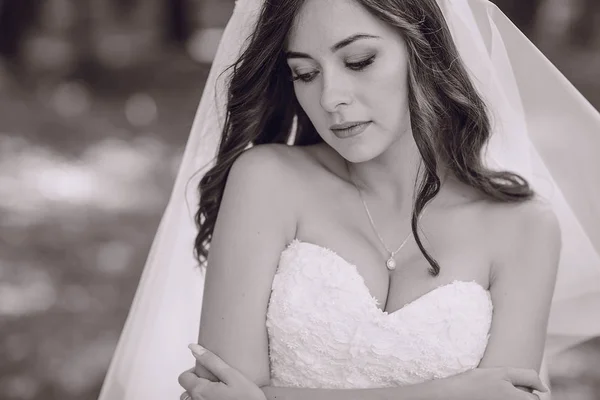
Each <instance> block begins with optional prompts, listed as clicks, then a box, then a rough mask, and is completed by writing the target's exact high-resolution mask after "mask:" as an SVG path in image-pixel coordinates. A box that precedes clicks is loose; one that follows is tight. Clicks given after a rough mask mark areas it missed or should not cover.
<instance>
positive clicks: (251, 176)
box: [227, 144, 299, 200]
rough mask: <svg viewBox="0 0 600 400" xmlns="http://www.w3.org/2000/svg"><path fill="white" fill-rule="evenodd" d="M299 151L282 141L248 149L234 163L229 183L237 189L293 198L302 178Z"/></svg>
mask: <svg viewBox="0 0 600 400" xmlns="http://www.w3.org/2000/svg"><path fill="white" fill-rule="evenodd" d="M297 153H298V151H297V150H295V149H294V148H292V147H291V146H287V145H283V144H263V145H258V146H254V147H252V148H250V149H247V150H245V151H244V152H243V153H242V154H241V155H240V156H239V157H238V158H237V159H236V160H235V162H234V163H233V165H232V167H231V170H230V172H229V175H228V178H227V185H229V186H232V187H233V188H232V189H233V190H235V191H236V192H237V191H244V192H247V191H263V192H265V193H264V194H265V195H268V196H270V197H272V198H278V199H281V198H283V197H285V198H286V199H287V200H291V199H293V197H294V192H295V191H296V190H297V189H296V188H297V180H298V178H299V168H298V165H299V160H298V158H299V155H298V154H297ZM239 194H240V195H242V194H247V193H239Z"/></svg>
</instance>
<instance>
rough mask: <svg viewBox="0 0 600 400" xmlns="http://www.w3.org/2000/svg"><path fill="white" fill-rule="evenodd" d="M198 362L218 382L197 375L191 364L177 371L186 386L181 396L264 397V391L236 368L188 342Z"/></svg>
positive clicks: (199, 399)
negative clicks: (181, 371) (189, 366)
mask: <svg viewBox="0 0 600 400" xmlns="http://www.w3.org/2000/svg"><path fill="white" fill-rule="evenodd" d="M189 347H190V350H192V354H194V357H195V358H196V360H198V362H199V363H200V364H201V365H202V366H203V367H204V368H206V369H207V370H208V371H210V372H211V373H212V374H213V375H214V376H216V377H217V379H219V381H220V382H212V381H209V380H208V379H203V378H200V377H198V376H197V375H196V374H195V373H194V368H192V369H189V370H187V371H185V372H184V373H182V374H181V375H179V384H180V385H181V386H182V387H183V388H184V389H185V393H183V394H182V395H181V400H266V397H265V394H264V393H263V391H262V390H261V389H260V388H259V387H258V386H256V384H255V383H254V382H252V381H250V380H249V379H247V378H246V377H245V376H244V375H242V374H241V373H240V372H239V371H237V370H236V369H234V368H232V367H230V366H229V365H227V364H226V363H225V362H224V361H223V360H221V359H220V358H219V357H217V356H216V355H215V354H213V353H211V352H210V351H208V350H206V349H204V348H203V347H201V346H199V345H196V344H192V345H190V346H189Z"/></svg>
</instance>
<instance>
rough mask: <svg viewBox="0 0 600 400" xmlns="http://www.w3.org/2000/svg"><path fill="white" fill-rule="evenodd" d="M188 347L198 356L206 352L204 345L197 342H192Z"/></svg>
mask: <svg viewBox="0 0 600 400" xmlns="http://www.w3.org/2000/svg"><path fill="white" fill-rule="evenodd" d="M188 349H190V350H191V351H192V353H194V354H195V355H197V356H201V355H202V354H204V353H205V352H206V349H205V348H204V347H202V346H200V345H199V344H196V343H192V344H190V345H189V346H188Z"/></svg>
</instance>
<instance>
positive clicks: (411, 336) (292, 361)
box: [267, 239, 492, 389]
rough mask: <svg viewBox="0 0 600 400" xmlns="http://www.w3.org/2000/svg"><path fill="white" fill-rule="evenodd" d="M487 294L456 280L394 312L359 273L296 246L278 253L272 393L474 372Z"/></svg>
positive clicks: (321, 251) (271, 314) (326, 254)
mask: <svg viewBox="0 0 600 400" xmlns="http://www.w3.org/2000/svg"><path fill="white" fill-rule="evenodd" d="M491 321H492V302H491V298H490V293H489V291H487V290H486V289H484V288H483V287H481V286H480V285H479V284H478V283H476V282H474V281H473V282H464V281H454V282H452V283H450V284H446V285H442V286H440V287H437V288H436V289H434V290H432V291H430V292H428V293H426V294H425V295H423V296H421V297H419V298H418V299H416V300H414V301H412V302H410V303H409V304H407V305H405V306H404V307H402V308H401V309H399V310H396V311H394V312H392V313H387V312H385V311H382V310H381V309H380V308H379V307H378V304H377V300H376V299H375V298H374V297H373V296H371V294H370V293H369V289H368V288H367V286H366V285H365V282H364V280H363V278H362V277H361V276H360V274H359V272H358V269H357V268H356V266H354V265H352V264H350V263H349V262H348V261H346V260H345V259H343V258H342V257H341V256H339V255H337V254H336V253H334V252H333V251H331V250H329V249H326V248H324V247H321V246H318V245H316V244H312V243H307V242H302V241H299V240H297V239H295V240H294V241H293V242H292V243H291V244H290V245H289V246H288V247H287V248H286V249H285V250H284V251H283V252H282V253H281V257H280V262H279V266H278V269H277V272H276V274H275V278H274V280H273V285H272V292H271V299H270V302H269V307H268V312H267V329H268V334H269V347H270V354H269V355H270V363H271V379H272V381H271V383H272V385H273V386H285V387H302V388H329V389H359V388H362V389H365V388H380V387H391V386H401V385H409V384H416V383H422V382H425V381H428V380H431V379H437V378H446V377H449V376H452V375H456V374H459V373H461V372H465V371H468V370H470V369H472V368H475V367H477V365H478V364H479V362H480V361H481V358H482V357H483V354H484V352H485V348H486V346H487V342H488V337H489V330H490V325H491Z"/></svg>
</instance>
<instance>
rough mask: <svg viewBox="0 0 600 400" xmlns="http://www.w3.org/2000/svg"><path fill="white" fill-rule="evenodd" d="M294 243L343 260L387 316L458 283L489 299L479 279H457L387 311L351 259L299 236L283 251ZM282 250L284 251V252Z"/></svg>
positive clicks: (380, 310) (377, 307)
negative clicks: (477, 290) (480, 292)
mask: <svg viewBox="0 0 600 400" xmlns="http://www.w3.org/2000/svg"><path fill="white" fill-rule="evenodd" d="M293 245H306V246H310V247H314V248H317V249H319V250H321V251H324V252H325V253H327V254H329V255H332V256H333V257H335V258H337V259H338V260H341V261H342V262H343V263H344V264H345V265H347V266H348V267H349V268H350V269H351V270H352V271H353V272H354V273H355V274H356V276H357V277H358V278H359V281H360V283H361V285H362V286H363V287H364V288H365V289H366V291H367V293H368V295H369V297H371V299H372V300H373V301H374V306H375V308H376V309H377V310H379V312H381V313H382V314H384V315H386V316H391V315H394V314H397V313H399V312H400V311H402V310H404V309H406V308H407V307H409V306H412V305H414V304H415V303H416V302H418V301H420V300H423V299H424V298H427V297H429V296H430V295H432V294H433V293H435V292H437V291H439V290H441V289H443V288H447V287H450V286H453V285H456V284H473V285H475V286H476V287H478V288H479V289H480V290H482V291H483V292H485V293H486V294H487V295H488V299H489V294H490V291H489V289H486V288H484V287H483V286H481V285H480V284H479V283H478V282H477V281H475V280H471V281H463V280H459V279H455V280H453V281H452V282H449V283H445V284H442V285H440V286H436V287H435V288H433V289H431V290H429V291H428V292H426V293H424V294H422V295H420V296H419V297H417V298H415V299H414V300H411V301H409V302H408V303H406V304H404V305H403V306H402V307H400V308H398V309H397V310H394V311H392V312H389V311H386V310H382V309H381V308H379V306H378V304H379V300H377V298H376V297H375V296H373V295H372V294H371V291H370V289H369V287H368V286H367V284H366V283H365V280H364V278H363V276H362V275H361V274H360V272H359V270H358V267H357V266H356V265H355V264H353V263H351V262H350V261H348V260H346V259H345V258H344V257H342V256H341V255H339V254H338V253H336V252H335V251H333V250H331V249H330V248H328V247H324V246H321V245H318V244H316V243H312V242H307V241H304V240H300V239H298V238H294V239H293V240H292V241H291V242H290V243H289V244H288V245H287V246H286V248H285V249H284V250H283V252H285V251H287V250H289V249H290V248H292V246H293ZM283 252H282V253H283Z"/></svg>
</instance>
